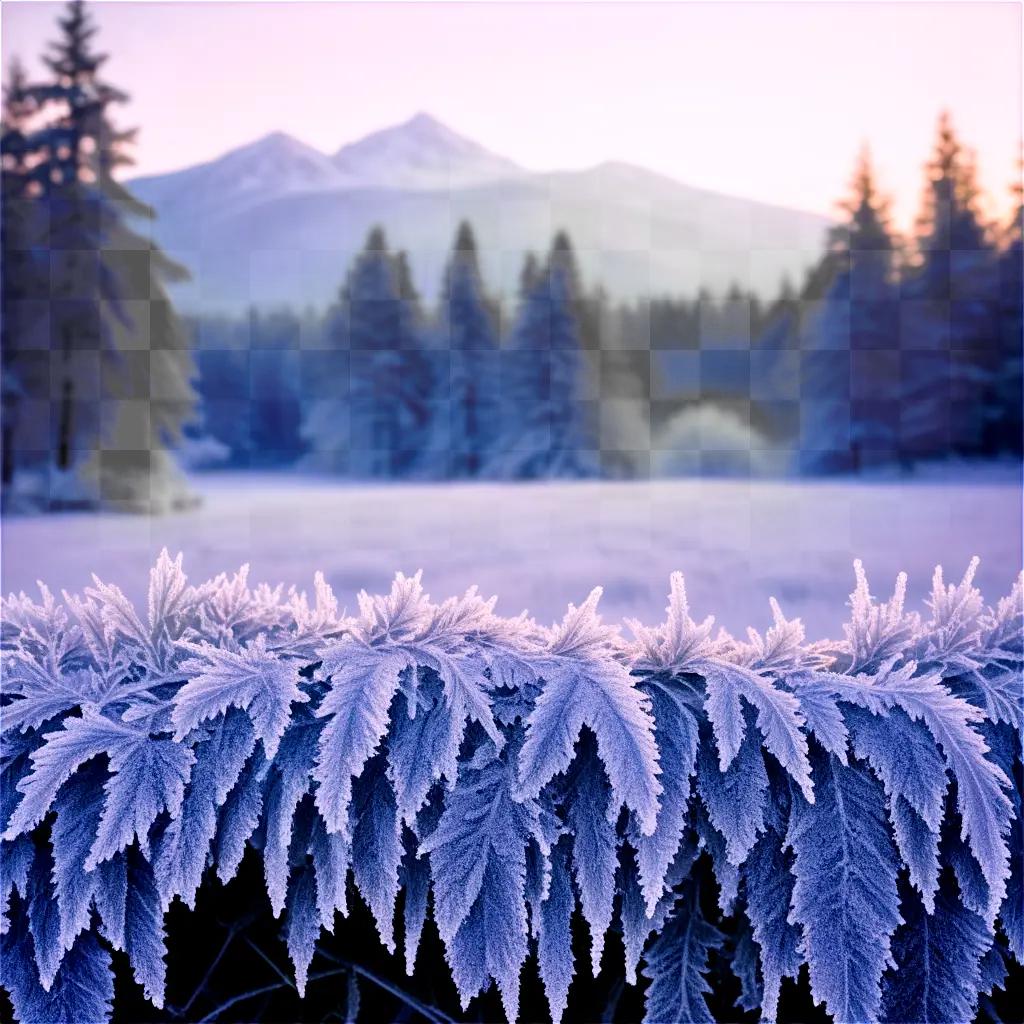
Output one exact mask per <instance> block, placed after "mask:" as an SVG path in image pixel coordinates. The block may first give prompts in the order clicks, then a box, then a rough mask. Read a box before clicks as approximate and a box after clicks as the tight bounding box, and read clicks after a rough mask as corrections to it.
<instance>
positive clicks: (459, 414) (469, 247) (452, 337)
mask: <svg viewBox="0 0 1024 1024" xmlns="http://www.w3.org/2000/svg"><path fill="white" fill-rule="evenodd" d="M438 319H439V324H438V334H439V343H440V347H441V351H442V355H443V356H445V357H446V362H447V371H448V372H447V376H445V375H444V374H442V375H440V379H439V382H438V383H439V392H440V393H439V394H438V396H437V399H438V400H437V406H438V411H439V413H440V415H438V417H437V418H438V421H439V422H438V428H439V431H440V436H439V438H438V448H439V450H438V452H437V456H438V460H439V461H443V462H444V463H446V465H445V472H444V475H445V476H454V477H476V476H479V475H480V473H481V472H482V470H483V469H484V467H485V465H486V464H487V461H488V460H489V459H490V458H491V457H492V455H493V454H494V448H495V442H496V440H497V436H498V429H499V424H500V410H499V398H500V392H499V381H500V369H499V364H498V360H499V358H500V357H499V352H498V335H497V326H496V317H495V309H494V306H493V304H492V303H491V302H490V301H489V299H488V297H487V295H486V293H485V291H484V285H483V279H482V277H481V274H480V261H479V257H478V254H477V245H476V238H475V236H474V234H473V229H472V228H471V227H470V225H469V224H468V223H467V222H466V221H463V222H462V223H461V224H460V225H459V228H458V232H457V234H456V236H455V245H454V248H453V249H452V254H451V257H450V259H449V261H448V267H447V270H446V271H445V277H444V285H443V291H442V295H441V303H440V309H439V318H438ZM445 384H447V387H445Z"/></svg>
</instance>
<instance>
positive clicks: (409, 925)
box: [402, 829, 430, 978]
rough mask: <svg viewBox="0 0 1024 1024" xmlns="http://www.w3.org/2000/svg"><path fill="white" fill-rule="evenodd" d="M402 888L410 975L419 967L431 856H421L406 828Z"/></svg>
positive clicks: (406, 951) (408, 971) (425, 918)
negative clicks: (417, 960) (418, 954)
mask: <svg viewBox="0 0 1024 1024" xmlns="http://www.w3.org/2000/svg"><path fill="white" fill-rule="evenodd" d="M402 887H403V889H404V890H405V907H404V910H403V915H402V916H403V924H404V932H405V939H404V943H403V944H404V947H405V973H406V974H408V975H409V977H410V978H411V977H412V974H413V970H414V969H415V967H416V953H417V952H418V950H419V948H420V938H421V937H422V935H423V925H424V924H425V923H426V920H427V899H428V896H429V894H430V859H429V858H428V857H426V856H420V853H419V849H418V844H417V842H416V840H415V838H414V837H413V834H412V833H411V832H410V831H409V830H408V829H406V831H405V855H404V859H403V861H402Z"/></svg>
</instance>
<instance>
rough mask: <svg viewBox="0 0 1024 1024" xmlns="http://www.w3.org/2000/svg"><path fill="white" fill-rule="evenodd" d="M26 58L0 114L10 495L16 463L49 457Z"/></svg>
mask: <svg viewBox="0 0 1024 1024" xmlns="http://www.w3.org/2000/svg"><path fill="white" fill-rule="evenodd" d="M26 87H27V79H26V77H25V71H24V68H23V67H22V65H21V63H20V61H18V60H17V59H14V60H12V61H11V64H10V70H9V73H8V78H7V81H6V82H5V83H4V88H3V109H2V115H0V152H2V160H3V173H2V175H0V203H2V210H0V242H2V248H3V259H2V260H0V280H2V299H0V302H2V308H0V357H2V382H0V386H2V389H3V396H2V398H3V426H2V455H0V457H2V481H3V487H4V496H5V498H6V497H7V496H8V495H9V493H10V491H9V488H10V485H11V484H12V483H13V481H14V474H15V470H16V469H21V468H27V467H31V466H34V465H38V464H39V463H41V462H42V463H45V459H46V453H47V439H46V434H47V424H48V422H49V411H48V406H47V397H48V394H49V368H48V364H47V361H46V358H45V355H46V342H45V339H42V338H40V336H39V332H40V330H41V329H42V328H43V326H44V324H45V316H44V313H45V299H46V292H47V287H48V277H49V266H48V264H47V261H46V258H45V251H44V250H43V249H42V246H41V244H40V243H41V239H42V237H43V225H42V224H41V223H40V217H39V210H38V204H37V203H35V202H33V201H32V199H31V191H32V188H33V182H32V170H31V163H30V161H31V153H30V151H29V146H28V138H27V132H28V130H29V129H28V121H29V118H30V117H31V116H32V114H33V113H34V110H35V103H34V101H33V100H32V99H31V97H29V96H28V95H27V93H26Z"/></svg>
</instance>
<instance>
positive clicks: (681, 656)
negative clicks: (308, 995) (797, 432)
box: [0, 552, 1024, 1024]
mask: <svg viewBox="0 0 1024 1024" xmlns="http://www.w3.org/2000/svg"><path fill="white" fill-rule="evenodd" d="M975 570H976V563H974V562H972V563H971V565H970V566H969V567H968V570H967V572H966V574H965V575H964V577H963V578H962V580H961V582H960V583H959V584H955V585H949V584H947V583H946V582H945V580H944V578H943V576H942V574H941V572H936V575H935V577H934V580H933V585H932V592H931V596H930V599H929V601H928V612H927V614H926V615H925V616H924V617H922V616H919V615H917V614H914V613H910V612H908V611H907V610H906V609H905V589H906V580H905V578H904V577H902V576H901V577H900V579H899V580H898V581H897V585H896V589H895V592H894V594H893V596H892V597H891V598H890V599H889V600H888V601H885V602H883V603H878V602H876V601H875V600H874V599H873V598H872V597H871V595H870V592H869V590H868V585H867V579H866V576H865V574H864V572H863V569H862V568H861V567H860V565H859V563H858V564H857V566H856V569H855V574H856V588H855V590H854V593H853V595H852V596H851V621H850V622H849V623H848V624H847V625H846V626H845V627H844V639H843V640H841V641H838V642H822V643H810V644H809V643H807V641H806V639H805V636H804V630H803V627H802V625H801V623H800V622H799V620H787V619H786V618H785V616H784V615H783V613H782V610H781V608H780V607H779V605H778V604H777V603H775V602H772V604H771V612H772V621H771V624H770V625H769V626H768V628H767V630H765V631H764V632H763V633H760V632H757V631H756V630H753V629H751V630H748V631H747V634H746V638H745V639H742V640H737V639H734V638H732V637H730V636H729V635H728V634H726V633H724V632H721V631H720V632H718V633H717V634H713V632H712V629H713V620H712V619H711V618H708V619H705V620H703V621H702V622H697V621H695V620H694V619H693V618H692V617H691V614H690V610H689V605H688V602H687V599H686V591H685V587H684V584H683V579H682V576H681V575H680V574H673V576H672V578H671V581H670V596H669V604H668V608H667V613H666V620H665V622H664V623H662V624H661V625H659V626H654V627H648V626H644V625H641V624H640V623H638V622H630V623H628V625H629V627H630V629H631V631H632V634H633V639H632V640H630V641H626V640H624V639H623V638H622V637H621V636H620V634H619V631H618V629H617V628H616V627H615V626H610V625H607V624H604V623H603V622H602V621H601V618H600V616H599V615H598V613H597V603H598V599H599V596H600V591H599V590H595V591H594V592H593V593H592V594H591V595H590V597H589V598H588V599H587V600H586V601H585V602H583V604H581V605H580V606H578V607H576V606H570V608H569V610H568V612H567V614H566V616H565V618H564V619H563V621H562V622H561V623H559V624H557V625H555V626H553V627H551V628H550V629H545V628H542V627H541V626H539V625H538V624H537V623H536V622H534V621H533V620H532V619H530V618H529V617H528V616H527V615H526V614H525V613H524V614H523V615H520V616H519V617H517V618H504V617H501V616H499V615H497V614H496V613H495V610H494V608H495V603H494V600H493V599H491V600H484V599H483V598H481V597H480V596H479V595H478V594H477V593H476V591H475V590H470V591H468V592H467V593H465V594H464V595H463V596H461V597H458V598H452V599H449V600H446V601H443V602H441V603H435V602H433V601H431V599H430V598H429V596H428V595H427V594H426V593H425V592H424V589H423V585H422V580H421V577H420V576H419V575H418V574H417V575H415V576H403V575H401V574H399V575H398V576H397V577H396V579H395V581H394V584H393V586H392V588H391V590H390V591H389V593H387V594H386V595H383V596H380V597H372V596H370V595H368V594H365V593H363V594H360V595H359V596H358V599H357V602H356V605H357V608H356V614H355V615H354V616H352V617H348V616H346V614H345V613H343V612H342V611H340V610H339V604H338V601H337V599H336V598H335V596H334V594H333V592H332V591H331V588H330V587H329V586H328V584H327V582H326V581H325V580H324V578H323V577H322V576H319V575H318V576H317V577H315V578H314V584H313V590H312V596H311V597H310V596H307V594H306V593H304V592H302V591H297V590H295V589H292V590H289V591H287V592H285V591H284V590H283V588H282V587H269V586H267V585H265V584H258V585H253V584H252V583H251V582H250V579H249V573H248V570H247V569H246V568H244V567H243V569H242V570H240V571H239V572H238V573H236V574H232V575H222V576H220V577H217V578H216V579H215V580H211V581H208V582H206V583H200V584H198V585H196V586H193V585H190V584H189V583H188V581H187V579H186V577H185V574H184V571H183V563H182V559H181V557H180V556H179V557H178V558H176V559H172V558H170V556H169V555H167V553H166V552H165V553H164V554H162V555H161V557H160V559H159V560H158V562H157V565H156V567H155V568H154V570H153V572H152V574H151V577H150V585H149V591H148V596H147V602H146V608H145V610H144V612H143V613H142V614H139V613H138V612H136V610H135V609H134V608H133V607H132V605H131V603H130V602H129V601H128V600H127V599H126V598H125V596H124V594H123V593H122V592H121V591H120V590H119V589H118V588H116V587H114V586H112V585H109V584H104V583H101V582H100V581H99V580H97V581H95V584H94V586H93V587H90V588H89V589H88V590H87V592H86V594H85V596H84V597H77V596H74V595H64V601H63V603H61V602H58V601H57V600H55V598H54V597H53V595H52V594H51V593H50V591H48V590H47V589H46V587H45V586H42V587H41V590H40V597H39V599H38V600H32V599H30V598H28V597H26V596H24V595H19V596H11V597H10V598H8V599H7V600H5V601H4V602H3V608H2V612H3V621H2V627H3V628H2V634H0V656H2V662H3V673H4V675H3V690H2V693H0V912H2V915H0V943H2V947H0V983H2V984H3V986H4V987H5V989H6V990H7V992H8V993H9V995H10V998H11V1001H12V1003H13V1006H14V1010H15V1014H16V1016H17V1018H18V1019H19V1020H21V1021H25V1022H28V1021H32V1022H35V1021H41V1020H46V1021H55V1022H66V1024H80V1022H82V1021H85V1020H88V1021H90V1022H91V1021H103V1020H108V1019H109V1017H110V1013H111V1001H112V999H113V972H112V961H111V951H114V953H115V954H116V955H118V956H123V957H125V958H126V962H127V964H128V965H129V966H130V968H131V972H132V975H133V977H134V978H135V980H136V982H137V983H138V984H139V986H140V987H141V990H142V991H143V992H144V994H145V995H146V997H147V998H149V999H150V1000H151V1001H152V1002H153V1003H154V1004H155V1005H157V1006H159V1005H160V1004H161V1002H162V999H163V993H164V987H165V980H166V967H165V955H166V946H167V943H168V942H170V943H173V942H174V936H173V935H170V936H167V935H166V931H165V925H164V914H165V912H166V910H167V909H168V907H169V906H170V904H171V903H172V902H173V900H174V899H175V898H180V899H181V900H182V901H184V902H185V903H186V904H188V905H189V906H191V905H193V903H194V902H195V900H196V898H197V895H198V894H199V893H200V891H201V890H202V888H203V886H204V885H205V884H206V880H207V878H208V877H209V872H211V871H215V872H216V873H217V875H218V876H219V878H220V879H221V880H222V881H223V882H225V883H226V882H229V881H231V880H232V879H233V878H235V875H236V874H237V872H238V868H239V865H240V863H241V861H242V858H243V856H244V854H245V851H246V850H247V849H248V848H254V849H255V850H256V851H257V853H258V855H259V857H260V858H261V860H262V866H263V875H264V880H265V885H266V893H267V894H266V900H267V904H268V905H269V907H270V909H271V910H272V911H273V912H274V914H275V915H277V916H279V917H280V919H281V927H282V936H283V940H284V944H285V946H286V947H287V950H288V954H289V956H290V957H291V960H292V963H293V965H294V972H295V983H296V987H297V989H298V990H299V991H300V992H301V991H303V990H304V988H305V987H306V986H307V985H308V984H309V983H310V979H311V977H316V975H311V974H310V969H311V964H312V962H313V958H314V956H315V954H316V950H317V943H318V942H319V941H320V936H321V932H322V930H324V929H327V930H328V931H330V930H332V929H333V928H334V926H335V916H336V914H337V912H338V911H340V912H341V913H342V914H344V913H346V912H347V910H348V898H349V879H350V878H351V880H352V881H353V882H354V889H353V890H352V891H353V892H357V893H358V894H359V897H360V898H361V899H362V900H363V901H365V903H366V904H367V906H368V907H369V909H370V911H371V913H372V914H373V917H374V920H375V921H376V924H377V929H378V932H379V934H380V938H381V941H382V943H383V944H384V945H385V946H386V947H387V948H388V949H389V950H392V951H394V950H395V949H396V948H397V944H398V939H399V938H400V937H401V935H404V956H405V967H406V969H407V970H408V971H409V972H410V973H412V972H413V971H414V970H415V969H416V959H417V949H418V947H419V944H420V937H421V935H422V934H423V932H424V927H425V925H426V922H427V919H428V917H429V916H430V915H431V913H432V916H433V919H434V922H435V923H436V925H437V928H438V931H439V933H440V935H441V938H442V940H443V942H444V946H445V950H446V955H447V958H448V963H449V966H450V968H451V973H452V977H453V980H454V982H455V985H456V988H457V990H458V992H459V994H460V996H461V998H462V1000H463V1002H464V1003H465V1004H468V1003H469V1002H470V1001H471V1000H472V999H473V998H474V997H476V996H477V995H478V994H480V993H481V992H483V991H485V990H487V989H488V988H490V987H491V986H492V985H496V986H497V989H498V991H499V993H500V995H501V999H502V1001H503V1004H504V1007H505V1011H506V1014H507V1015H508V1017H509V1019H510V1020H511V1019H514V1018H515V1017H516V1015H517V1013H518V1008H519V995H520V984H521V975H522V971H523V969H524V968H527V965H528V963H530V957H531V953H532V952H535V953H536V954H537V960H536V965H537V966H536V969H537V970H538V971H539V975H540V978H541V980H542V982H543V986H544V991H545V994H546V996H547V999H548V1003H549V1006H550V1010H551V1016H552V1019H553V1020H555V1021H559V1020H561V1019H564V1017H565V1015H566V1014H567V1013H568V1012H569V1011H568V1008H569V1006H570V1002H569V1001H570V998H571V987H572V985H573V984H574V977H575V975H576V973H577V971H578V969H579V964H578V962H577V961H578V959H579V956H578V954H579V950H577V955H575V956H574V952H573V948H572V927H571V925H572V920H573V915H574V914H575V913H576V911H577V909H578V910H579V912H580V915H581V918H582V920H584V921H586V923H587V926H588V928H589V933H590V956H589V960H590V968H591V970H592V971H593V972H594V973H595V974H596V973H598V972H599V971H602V970H603V971H608V970H609V969H617V970H622V969H623V965H621V964H619V965H611V964H610V963H609V960H610V957H608V956H605V955H604V953H605V944H606V937H607V934H608V932H609V931H610V930H612V929H618V930H620V931H621V937H622V947H623V949H624V953H625V964H624V970H625V976H626V980H627V981H628V982H629V983H630V984H633V983H635V982H636V979H637V973H638V968H640V966H641V963H643V973H644V975H645V976H646V977H647V978H648V979H649V982H650V984H649V986H648V989H647V992H646V1002H647V1019H648V1020H651V1021H665V1020H688V1021H694V1020H710V1019H711V1015H710V1010H709V1008H708V1007H709V1003H708V1001H707V1000H706V998H705V997H706V996H707V995H708V993H709V986H710V985H711V984H712V980H711V979H712V978H713V977H716V976H717V975H716V974H715V971H717V970H718V966H719V965H720V963H721V962H722V961H723V959H728V960H729V961H730V962H731V964H732V968H733V971H734V973H735V974H736V976H737V977H738V978H739V984H740V991H741V995H740V1002H739V1005H740V1006H741V1007H742V1008H744V1009H748V1010H750V1009H756V1008H757V1005H758V1003H760V1010H761V1015H762V1018H764V1019H772V1018H774V1017H775V1015H776V1014H777V1011H778V1005H779V996H780V990H781V985H782V981H783V979H785V978H794V979H795V978H798V977H800V976H801V968H802V967H804V966H805V965H806V967H807V976H808V977H809V979H810V984H811V988H812V991H813V994H814V996H815V998H816V999H818V1000H822V1001H824V1004H825V1007H826V1009H827V1011H828V1012H829V1013H830V1014H831V1015H832V1016H833V1017H834V1018H835V1019H836V1020H837V1021H839V1022H847V1021H857V1022H861V1021H876V1020H897V1019H898V1020H911V1019H913V1020H932V1019H957V1020H966V1019H970V1018H971V1017H972V1016H973V1015H974V1014H975V1013H976V1012H979V1008H980V1009H984V1007H985V1005H986V1004H985V1000H986V999H987V993H989V992H990V991H991V990H992V988H993V986H995V985H998V984H1000V983H1001V980H1002V978H1003V977H1004V975H1005V963H1006V962H1007V961H1008V959H1010V958H1016V959H1018V960H1020V958H1021V957H1024V913H1022V912H1021V907H1022V906H1024V852H1022V851H1024V831H1022V825H1021V808H1022V799H1021V792H1020V788H1019V787H1020V784H1021V778H1022V776H1024V772H1022V765H1021V744H1020V730H1021V727H1022V725H1024V697H1022V680H1021V671H1022V668H1024V641H1022V630H1024V601H1022V584H1021V580H1020V579H1018V580H1017V582H1016V584H1015V586H1014V588H1013V590H1012V592H1011V594H1010V596H1009V597H1007V598H1005V599H1004V600H1002V601H1000V602H998V603H997V604H996V605H995V606H994V607H990V608H986V607H985V606H984V604H983V602H982V598H981V595H980V593H979V592H978V590H977V588H976V587H975V585H974V576H975ZM233 884H235V885H238V884H240V883H239V882H237V881H236V882H234V883H233ZM400 894H403V898H402V900H399V899H398V897H399V895H400ZM260 898H262V896H261V897H260ZM716 900H717V908H716V905H715V904H716ZM399 906H401V907H402V908H403V912H402V917H401V919H398V918H397V913H396V912H397V908H398V907H399ZM431 908H432V911H431ZM396 928H397V929H399V932H398V934H396ZM527 969H533V968H527ZM576 984H579V982H576ZM355 991H356V990H355V989H354V988H352V987H351V986H350V996H352V997H353V998H352V1003H353V1007H355V1004H356V1003H357V1002H358V1000H357V999H355V996H354V993H355Z"/></svg>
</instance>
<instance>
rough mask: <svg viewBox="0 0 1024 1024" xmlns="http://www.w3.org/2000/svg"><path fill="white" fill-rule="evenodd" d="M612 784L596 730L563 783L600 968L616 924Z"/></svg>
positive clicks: (575, 865)
mask: <svg viewBox="0 0 1024 1024" xmlns="http://www.w3.org/2000/svg"><path fill="white" fill-rule="evenodd" d="M611 801H612V792H611V788H610V786H609V785H608V779H607V777H606V775H605V772H604V769H603V768H602V766H601V760H600V758H599V757H598V754H597V745H596V743H595V742H594V738H593V736H592V735H587V736H585V737H584V738H583V739H581V741H580V745H579V754H578V755H577V760H576V764H575V765H574V767H573V770H572V772H571V773H570V775H569V778H568V779H567V781H566V787H565V797H564V803H565V823H566V825H567V826H568V830H569V833H570V834H571V835H572V871H573V876H574V877H575V879H576V888H577V890H578V891H579V894H580V908H581V909H582V911H583V917H584V919H585V920H586V922H587V924H588V925H589V926H590V962H591V968H592V970H593V972H594V977H595V978H596V977H597V975H598V973H599V971H600V970H601V954H602V953H603V951H604V938H605V933H606V932H607V931H608V927H609V926H610V925H611V923H612V912H613V907H614V901H615V868H616V864H617V861H618V856H617V851H618V840H617V838H616V835H615V823H614V821H613V820H611V817H610V815H609V805H610V804H611Z"/></svg>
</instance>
